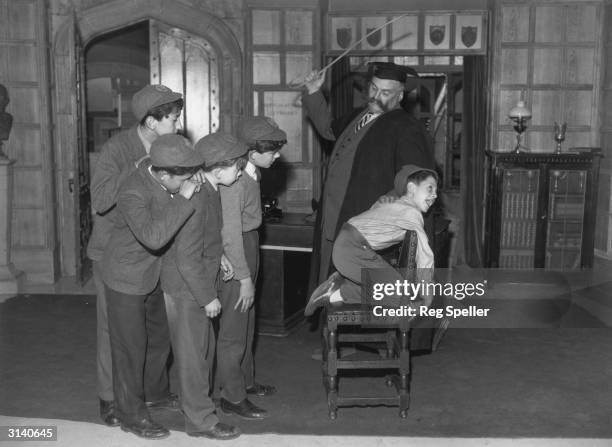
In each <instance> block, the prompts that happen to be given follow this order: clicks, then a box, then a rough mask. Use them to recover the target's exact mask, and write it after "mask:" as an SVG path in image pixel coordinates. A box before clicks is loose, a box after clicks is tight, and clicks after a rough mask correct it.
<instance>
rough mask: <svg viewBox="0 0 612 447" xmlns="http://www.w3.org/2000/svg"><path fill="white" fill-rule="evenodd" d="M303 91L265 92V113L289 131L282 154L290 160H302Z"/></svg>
mask: <svg viewBox="0 0 612 447" xmlns="http://www.w3.org/2000/svg"><path fill="white" fill-rule="evenodd" d="M300 95H301V92H296V91H292V92H264V95H263V96H264V115H266V116H269V117H270V118H272V119H273V120H274V121H276V123H277V124H278V126H279V127H280V128H281V129H283V130H284V131H285V132H286V133H287V145H286V146H285V147H283V150H282V151H281V156H282V157H283V159H284V160H285V161H288V162H301V161H302V107H301V104H300V103H299V97H300Z"/></svg>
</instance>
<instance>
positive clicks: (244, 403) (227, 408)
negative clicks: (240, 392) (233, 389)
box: [219, 398, 268, 419]
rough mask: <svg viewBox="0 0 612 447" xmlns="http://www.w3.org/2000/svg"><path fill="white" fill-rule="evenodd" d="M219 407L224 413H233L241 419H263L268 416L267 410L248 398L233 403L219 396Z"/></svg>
mask: <svg viewBox="0 0 612 447" xmlns="http://www.w3.org/2000/svg"><path fill="white" fill-rule="evenodd" d="M219 408H221V411H223V412H224V413H226V414H235V415H236V416H240V417H241V418H243V419H265V418H267V417H268V412H267V411H266V410H264V409H263V408H260V407H258V406H257V405H255V404H254V403H253V402H251V401H250V400H249V399H243V400H241V401H240V402H238V403H236V404H235V403H232V402H230V401H229V400H225V399H223V398H221V404H220V405H219Z"/></svg>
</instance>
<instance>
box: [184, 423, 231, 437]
mask: <svg viewBox="0 0 612 447" xmlns="http://www.w3.org/2000/svg"><path fill="white" fill-rule="evenodd" d="M240 433H241V432H240V429H239V428H238V427H234V426H233V425H229V424H224V423H223V422H217V423H216V424H215V425H214V426H213V427H212V428H209V429H208V430H202V431H195V432H190V433H187V434H188V435H189V436H194V437H198V438H199V437H203V438H209V439H216V440H217V441H227V440H229V439H235V438H237V437H238V436H240Z"/></svg>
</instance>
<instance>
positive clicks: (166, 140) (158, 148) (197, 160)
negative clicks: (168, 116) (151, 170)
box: [149, 134, 204, 168]
mask: <svg viewBox="0 0 612 447" xmlns="http://www.w3.org/2000/svg"><path fill="white" fill-rule="evenodd" d="M149 155H150V156H151V164H152V165H153V166H157V167H159V168H171V167H183V168H192V167H196V166H201V165H202V164H204V159H203V158H202V155H200V154H199V153H198V152H197V151H195V150H194V149H193V147H192V146H191V143H189V140H187V139H186V138H184V137H182V136H180V135H177V134H167V135H162V136H160V137H158V138H157V139H156V140H155V141H154V142H153V143H152V144H151V151H150V152H149Z"/></svg>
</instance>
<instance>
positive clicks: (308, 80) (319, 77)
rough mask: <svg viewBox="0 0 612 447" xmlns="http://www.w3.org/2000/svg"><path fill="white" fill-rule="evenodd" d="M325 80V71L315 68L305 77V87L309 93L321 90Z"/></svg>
mask: <svg viewBox="0 0 612 447" xmlns="http://www.w3.org/2000/svg"><path fill="white" fill-rule="evenodd" d="M323 82H325V71H323V72H320V71H319V70H313V71H311V72H310V73H308V74H307V75H306V77H305V78H304V87H306V91H307V92H308V94H309V95H312V94H313V93H314V92H316V91H317V90H319V89H320V88H321V86H322V85H323Z"/></svg>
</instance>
